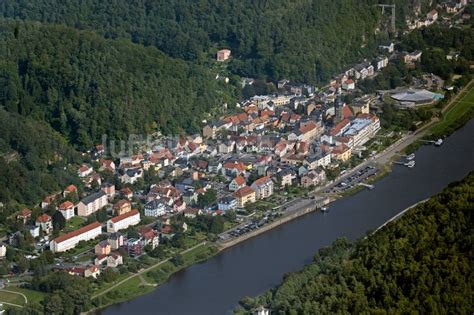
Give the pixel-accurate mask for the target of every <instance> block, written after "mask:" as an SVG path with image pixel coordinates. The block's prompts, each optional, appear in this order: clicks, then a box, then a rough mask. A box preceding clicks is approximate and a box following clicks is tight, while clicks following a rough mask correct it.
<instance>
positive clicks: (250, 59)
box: [0, 0, 426, 83]
mask: <svg viewBox="0 0 474 315" xmlns="http://www.w3.org/2000/svg"><path fill="white" fill-rule="evenodd" d="M418 2H419V1H412V0H397V1H396V4H397V6H398V8H397V12H398V18H397V19H398V20H399V21H403V23H404V19H405V16H406V15H407V14H410V13H412V12H413V5H414V4H415V3H418ZM421 2H422V3H425V2H426V1H421ZM377 3H378V1H376V0H291V1H288V0H286V1H284V0H273V1H266V0H258V1H255V0H238V1H236V0H233V1H211V0H200V1H194V0H179V1H176V0H174V1H169V0H167V1H164V0H143V1H128V0H117V1H102V0H88V1H75V0H55V1H51V0H37V1H34V2H31V1H27V0H21V1H5V2H4V3H3V4H1V5H0V15H3V16H4V17H14V18H20V19H26V20H36V21H43V22H48V23H54V24H65V25H68V26H72V27H76V28H79V29H92V30H95V31H98V32H99V33H101V34H103V35H104V36H105V37H107V38H126V39H130V40H131V41H133V42H135V43H140V44H143V45H145V46H155V47H158V48H159V49H160V50H162V51H164V52H165V53H167V54H168V55H170V56H172V57H178V58H182V59H186V60H195V59H198V60H199V59H201V57H202V56H203V54H204V55H205V54H208V53H210V52H214V51H215V50H216V49H217V48H222V47H228V48H230V49H231V50H232V54H233V56H235V59H234V60H233V61H232V62H231V65H230V66H231V69H232V70H234V72H235V73H237V74H240V75H243V76H250V77H268V78H270V79H273V80H278V79H281V78H289V79H292V80H295V81H304V82H308V83H310V82H322V81H325V80H327V79H328V78H329V77H330V76H331V75H332V74H334V72H335V71H337V70H340V69H341V67H343V66H346V65H348V64H351V63H353V62H355V61H357V59H359V58H361V57H367V52H370V51H374V48H375V43H374V31H375V29H376V28H377V27H378V26H380V24H379V23H380V8H378V7H377V6H376V4H377ZM400 25H401V24H400ZM361 44H362V45H361ZM364 45H365V46H364ZM362 46H364V48H363V47H362Z"/></svg>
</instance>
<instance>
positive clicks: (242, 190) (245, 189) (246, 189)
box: [234, 186, 254, 198]
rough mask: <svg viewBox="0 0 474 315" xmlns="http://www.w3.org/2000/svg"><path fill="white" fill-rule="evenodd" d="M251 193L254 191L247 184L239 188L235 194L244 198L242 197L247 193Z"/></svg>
mask: <svg viewBox="0 0 474 315" xmlns="http://www.w3.org/2000/svg"><path fill="white" fill-rule="evenodd" d="M251 193H254V191H253V189H252V188H250V187H249V186H245V187H242V188H240V189H239V190H237V191H236V192H235V193H234V195H235V196H236V197H239V198H242V197H245V196H247V195H250V194H251Z"/></svg>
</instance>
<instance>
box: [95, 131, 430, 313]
mask: <svg viewBox="0 0 474 315" xmlns="http://www.w3.org/2000/svg"><path fill="white" fill-rule="evenodd" d="M424 130H425V131H426V130H427V129H424ZM423 135H424V133H422V132H419V133H415V135H409V136H408V137H407V138H404V139H401V141H397V143H395V144H394V145H392V146H390V147H389V148H387V149H386V150H384V152H382V153H380V154H378V155H377V156H376V158H375V159H372V160H371V161H368V162H370V163H373V162H377V161H379V163H380V161H390V160H391V159H392V158H393V157H394V156H396V155H397V154H400V151H401V148H403V147H405V146H406V145H407V144H409V143H410V142H411V143H413V142H414V141H417V140H418V139H419V138H420V137H422V136H423ZM384 165H387V164H386V163H385V164H384ZM359 167H361V166H360V165H359V166H357V167H356V168H355V169H358V168H359ZM348 173H350V171H349V172H348ZM348 173H346V174H345V176H347V174H348ZM387 174H388V173H385V174H384V175H387ZM378 179H380V178H377V180H378ZM344 197H346V196H340V197H339V198H344ZM303 212H304V211H302V214H301V215H304V214H307V213H309V212H312V211H309V212H306V213H303ZM301 215H296V216H295V217H293V218H285V219H283V218H282V221H280V222H276V223H275V224H272V225H269V226H268V227H265V226H264V227H265V229H264V230H261V231H259V232H258V233H256V234H255V235H249V236H246V237H243V238H240V239H238V240H237V241H233V242H232V244H231V245H229V246H222V247H221V248H219V247H218V248H217V251H216V252H215V253H213V254H212V255H209V256H208V257H206V258H204V257H201V259H200V260H196V261H193V262H191V263H189V264H186V265H183V266H181V267H179V268H174V267H173V266H170V264H171V263H170V262H169V261H165V262H159V263H157V264H156V265H154V266H153V268H152V269H151V270H148V271H155V270H160V271H159V272H160V274H161V275H162V278H160V281H156V282H155V281H153V279H152V278H151V277H149V276H146V273H145V276H142V277H145V279H144V280H145V281H142V280H141V279H140V275H142V274H143V273H141V274H139V275H136V274H135V275H132V276H131V278H130V279H126V281H124V282H123V283H121V284H119V285H113V286H112V289H110V290H108V291H107V292H106V293H105V294H104V293H103V294H102V295H101V296H105V295H106V294H108V293H110V292H113V291H117V292H119V294H118V295H119V297H117V298H116V297H114V294H113V293H112V294H111V298H110V301H105V302H106V303H105V304H102V303H100V308H104V307H106V306H110V305H112V304H116V303H120V302H123V301H126V300H130V299H133V298H135V297H137V296H139V295H143V294H146V293H149V292H151V291H153V290H154V289H155V287H156V286H158V285H160V284H163V283H164V282H166V281H167V280H168V278H169V277H170V276H171V275H172V274H174V273H176V272H177V271H179V270H182V269H183V268H186V267H188V266H191V265H192V264H195V263H196V262H202V261H204V260H207V259H208V258H210V257H212V256H214V255H216V254H217V253H218V252H221V251H223V250H224V249H227V248H229V247H231V246H234V245H237V244H239V243H241V242H244V241H246V240H248V239H249V238H251V237H254V236H256V235H258V234H262V233H264V232H267V231H269V230H271V229H273V228H275V227H277V226H280V225H282V224H284V223H287V222H289V221H291V220H292V219H294V218H296V217H299V216H301ZM161 267H163V268H161ZM150 284H151V285H150ZM95 298H98V297H97V296H96V297H95ZM95 310H97V309H95Z"/></svg>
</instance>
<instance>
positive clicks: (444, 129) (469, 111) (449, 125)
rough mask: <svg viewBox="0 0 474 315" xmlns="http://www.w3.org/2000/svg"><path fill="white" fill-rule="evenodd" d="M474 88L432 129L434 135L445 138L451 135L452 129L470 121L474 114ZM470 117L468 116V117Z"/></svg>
mask: <svg viewBox="0 0 474 315" xmlns="http://www.w3.org/2000/svg"><path fill="white" fill-rule="evenodd" d="M473 109H474V88H473V87H471V88H470V90H469V92H467V93H466V94H465V95H464V96H463V97H462V98H461V99H460V100H459V101H458V102H457V103H456V104H454V105H453V106H452V107H451V108H450V109H448V111H446V113H444V115H443V117H442V118H441V120H440V121H439V122H438V123H436V124H434V125H433V126H432V127H431V131H432V132H433V134H434V135H437V136H443V135H445V134H446V133H449V131H450V129H453V128H456V125H457V124H458V123H459V121H462V120H464V119H469V118H470V117H469V116H472V115H473V113H474V110H473ZM466 115H468V116H466Z"/></svg>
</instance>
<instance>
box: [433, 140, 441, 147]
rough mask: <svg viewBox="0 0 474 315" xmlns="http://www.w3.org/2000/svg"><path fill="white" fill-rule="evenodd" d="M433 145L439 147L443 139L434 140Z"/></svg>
mask: <svg viewBox="0 0 474 315" xmlns="http://www.w3.org/2000/svg"><path fill="white" fill-rule="evenodd" d="M434 144H435V146H437V147H439V146H441V145H442V144H443V139H438V140H436V142H435V143H434Z"/></svg>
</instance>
